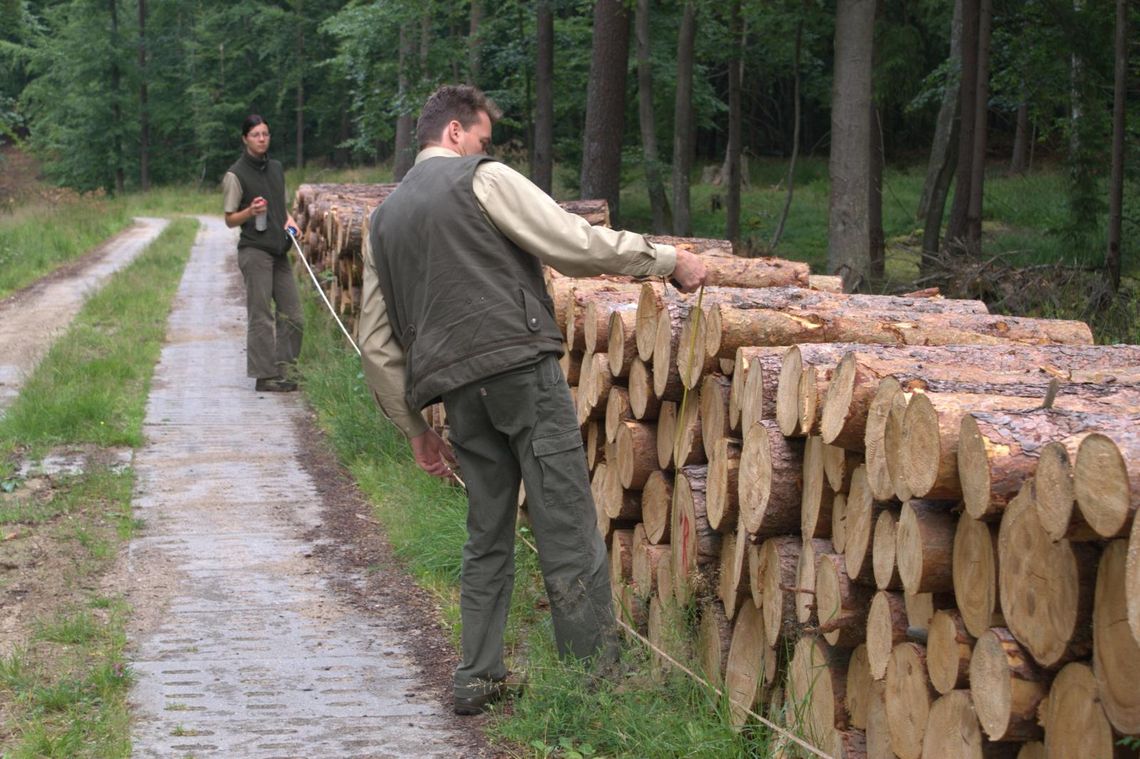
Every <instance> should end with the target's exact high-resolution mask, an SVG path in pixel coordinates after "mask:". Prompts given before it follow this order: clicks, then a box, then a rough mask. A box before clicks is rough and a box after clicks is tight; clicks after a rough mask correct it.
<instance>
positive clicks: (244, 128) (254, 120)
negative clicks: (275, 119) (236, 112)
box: [241, 113, 268, 137]
mask: <svg viewBox="0 0 1140 759" xmlns="http://www.w3.org/2000/svg"><path fill="white" fill-rule="evenodd" d="M258 124H265V125H266V126H268V122H266V121H265V119H263V118H262V117H261V116H258V115H257V114H256V113H251V114H249V115H248V116H246V117H245V121H243V122H241V136H242V137H245V136H246V135H247V134H249V130H251V129H253V128H254V127H255V126H257V125H258Z"/></svg>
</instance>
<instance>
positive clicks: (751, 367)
mask: <svg viewBox="0 0 1140 759" xmlns="http://www.w3.org/2000/svg"><path fill="white" fill-rule="evenodd" d="M783 354H784V349H783V348H763V347H761V348H751V347H748V348H741V349H740V350H738V351H737V352H736V356H735V357H734V358H733V369H732V390H731V392H730V393H729V397H728V421H729V426H730V427H731V428H732V429H734V430H740V431H741V433H742V434H743V432H744V431H746V430H747V429H748V428H749V427H751V426H752V425H753V424H755V423H756V422H758V421H760V420H761V419H774V418H775V417H774V414H775V409H776V406H775V402H776V383H777V381H778V380H779V376H780V364H781V362H782V358H783Z"/></svg>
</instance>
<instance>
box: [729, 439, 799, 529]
mask: <svg viewBox="0 0 1140 759" xmlns="http://www.w3.org/2000/svg"><path fill="white" fill-rule="evenodd" d="M803 466H804V464H803V446H802V443H801V442H800V441H797V440H788V439H786V438H784V437H783V436H782V435H780V434H779V432H778V431H777V430H776V429H775V424H774V423H773V422H770V421H765V422H760V423H758V424H755V425H753V426H752V427H751V428H749V429H748V431H747V432H746V433H745V436H744V445H743V447H742V448H741V453H740V467H739V470H738V473H737V485H738V491H739V492H738V505H739V511H740V515H739V518H740V519H742V520H743V522H744V524H745V526H746V527H747V529H748V531H749V532H750V533H752V534H753V535H755V536H757V538H764V537H767V536H769V535H779V534H787V533H789V532H795V531H796V529H797V527H798V526H799V522H800V513H799V509H800V500H801V494H800V487H799V478H800V476H801V474H802V471H803Z"/></svg>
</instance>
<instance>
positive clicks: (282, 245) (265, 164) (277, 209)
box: [230, 150, 289, 256]
mask: <svg viewBox="0 0 1140 759" xmlns="http://www.w3.org/2000/svg"><path fill="white" fill-rule="evenodd" d="M230 171H232V172H233V174H234V176H236V177H237V178H238V181H239V182H241V203H240V204H239V205H238V210H239V211H240V210H242V209H243V208H248V207H249V204H250V203H252V202H253V199H254V198H256V197H258V196H261V197H263V198H265V199H266V200H267V201H269V211H268V212H267V214H266V216H267V219H266V221H267V224H266V229H265V231H264V232H258V231H257V229H256V228H255V227H254V219H253V217H250V219H249V221H247V222H246V223H244V224H242V225H241V236H240V237H239V238H238V247H239V248H257V249H258V250H264V251H265V252H266V253H271V254H273V255H275V256H279V255H281V254H282V253H284V252H285V251H286V250H287V249H288V247H289V238H287V237H286V236H285V207H284V205H283V204H282V198H284V197H285V169H283V168H282V167H281V162H280V161H274V160H273V159H272V158H264V159H263V160H260V161H259V160H257V159H256V158H253V157H252V156H250V154H249V153H248V152H246V151H244V150H243V151H242V154H241V158H239V159H237V160H236V161H234V164H233V166H230Z"/></svg>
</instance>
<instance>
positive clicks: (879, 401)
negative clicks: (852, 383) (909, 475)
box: [863, 377, 902, 501]
mask: <svg viewBox="0 0 1140 759" xmlns="http://www.w3.org/2000/svg"><path fill="white" fill-rule="evenodd" d="M901 393H902V386H901V385H900V384H899V382H898V380H896V379H895V378H894V377H884V378H883V379H882V380H881V381H880V382H879V385H878V387H877V388H876V390H875V393H874V397H873V398H872V399H871V401H870V403H869V404H868V406H867V416H866V425H865V428H864V439H863V463H865V464H866V465H867V485H868V486H870V488H871V494H872V495H874V496H875V500H878V501H888V500H890V499H892V498H894V497H895V483H894V480H893V479H892V478H891V472H890V469H889V468H888V466H887V449H886V433H887V421H888V419H889V418H890V414H891V408H893V407H894V403H895V397H896V396H898V395H900V394H901Z"/></svg>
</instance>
